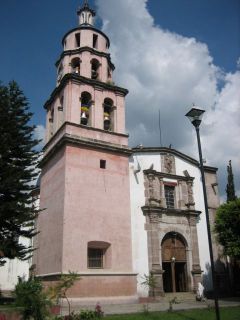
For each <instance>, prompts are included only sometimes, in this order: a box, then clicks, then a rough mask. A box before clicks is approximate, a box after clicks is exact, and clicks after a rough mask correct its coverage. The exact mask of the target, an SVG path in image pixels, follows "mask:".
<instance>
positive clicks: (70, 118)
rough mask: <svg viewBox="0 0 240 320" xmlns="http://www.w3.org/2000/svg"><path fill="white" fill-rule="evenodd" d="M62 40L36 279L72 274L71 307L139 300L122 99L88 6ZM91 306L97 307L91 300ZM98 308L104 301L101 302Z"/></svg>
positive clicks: (51, 105)
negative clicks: (75, 277) (76, 301)
mask: <svg viewBox="0 0 240 320" xmlns="http://www.w3.org/2000/svg"><path fill="white" fill-rule="evenodd" d="M77 14H78V16H79V25H78V26H77V27H76V28H74V29H72V30H70V31H69V32H67V33H66V34H65V35H64V37H63V40H62V45H63V51H62V53H61V55H60V57H59V59H58V60H57V62H56V68H57V80H56V88H55V89H54V90H53V92H52V94H51V96H50V98H49V100H48V101H47V102H46V103H45V106H44V108H45V110H46V145H45V147H44V156H43V159H42V162H41V166H42V174H41V185H40V207H41V208H42V209H43V211H42V213H41V214H40V216H39V218H38V222H37V224H38V230H39V231H40V233H39V234H38V236H37V239H36V247H37V248H38V249H37V250H36V252H35V256H34V263H35V264H36V273H37V275H38V276H40V277H41V278H42V279H43V280H44V281H45V282H49V281H50V282H51V281H57V280H58V278H59V274H60V273H67V272H68V271H69V270H71V271H75V272H77V273H78V274H79V275H80V276H81V280H80V281H79V283H77V284H76V285H75V286H74V287H73V288H72V289H71V291H70V297H72V298H75V299H82V298H84V299H85V300H86V298H89V299H92V298H93V299H95V298H97V297H99V298H101V299H103V297H105V298H106V297H107V299H108V301H109V299H110V298H111V299H113V300H114V299H115V300H120V299H124V300H125V301H126V300H128V301H130V300H134V299H135V298H136V274H134V273H133V271H132V270H133V269H132V248H131V246H132V244H131V217H130V192H129V156H130V155H131V149H130V148H129V147H128V135H126V133H125V96H126V95H127V93H128V91H127V90H126V89H124V88H121V87H119V86H117V85H115V83H114V82H113V79H112V75H113V71H114V65H113V63H112V61H111V57H110V54H109V53H108V48H109V46H110V41H109V39H108V37H107V36H106V35H105V34H104V33H103V32H102V31H100V30H98V29H97V28H95V27H94V21H93V18H94V16H95V11H94V10H92V9H91V8H90V7H89V4H88V2H87V1H84V4H83V6H82V7H81V8H80V9H79V10H78V11H77ZM94 301H96V300H94ZM101 301H102V300H101Z"/></svg>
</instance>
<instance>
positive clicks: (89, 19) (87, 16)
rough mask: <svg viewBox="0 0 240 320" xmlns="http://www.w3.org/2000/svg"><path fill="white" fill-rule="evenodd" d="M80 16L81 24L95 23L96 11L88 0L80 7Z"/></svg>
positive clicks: (78, 12)
mask: <svg viewBox="0 0 240 320" xmlns="http://www.w3.org/2000/svg"><path fill="white" fill-rule="evenodd" d="M77 14H78V16H79V25H83V24H85V25H93V24H94V23H93V18H94V17H95V15H96V13H95V11H94V10H93V9H91V8H90V7H89V4H88V0H85V1H84V3H83V6H82V8H79V9H78V11H77Z"/></svg>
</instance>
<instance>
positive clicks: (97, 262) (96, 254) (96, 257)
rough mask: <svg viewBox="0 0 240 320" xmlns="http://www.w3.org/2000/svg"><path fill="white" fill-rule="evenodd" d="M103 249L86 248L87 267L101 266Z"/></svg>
mask: <svg viewBox="0 0 240 320" xmlns="http://www.w3.org/2000/svg"><path fill="white" fill-rule="evenodd" d="M103 256H104V249H94V248H88V268H94V269H102V268H103Z"/></svg>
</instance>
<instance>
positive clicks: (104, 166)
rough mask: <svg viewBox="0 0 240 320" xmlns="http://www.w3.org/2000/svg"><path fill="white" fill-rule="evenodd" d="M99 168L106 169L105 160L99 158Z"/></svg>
mask: <svg viewBox="0 0 240 320" xmlns="http://www.w3.org/2000/svg"><path fill="white" fill-rule="evenodd" d="M100 168H101V169H106V160H100Z"/></svg>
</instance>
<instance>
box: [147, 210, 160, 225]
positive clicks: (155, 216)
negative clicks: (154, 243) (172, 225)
mask: <svg viewBox="0 0 240 320" xmlns="http://www.w3.org/2000/svg"><path fill="white" fill-rule="evenodd" d="M149 221H150V223H159V222H160V217H159V214H157V213H153V212H152V213H150V214H149Z"/></svg>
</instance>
